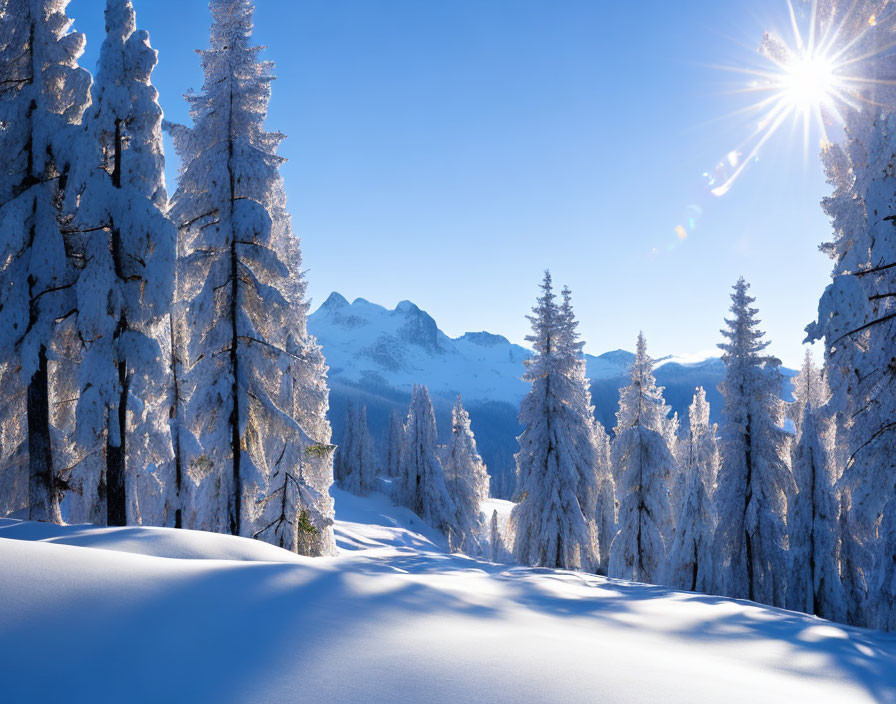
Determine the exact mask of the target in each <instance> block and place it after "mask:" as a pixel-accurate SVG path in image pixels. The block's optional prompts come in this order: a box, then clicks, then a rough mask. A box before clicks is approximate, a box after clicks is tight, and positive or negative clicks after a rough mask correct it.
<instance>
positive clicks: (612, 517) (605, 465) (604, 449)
mask: <svg viewBox="0 0 896 704" xmlns="http://www.w3.org/2000/svg"><path fill="white" fill-rule="evenodd" d="M593 443H594V448H595V453H596V454H595V458H596V464H595V475H596V478H597V508H596V513H595V523H596V524H597V535H598V570H597V571H598V572H599V573H600V574H603V575H606V574H607V570H608V569H609V565H610V545H611V544H612V542H613V538H614V537H615V536H616V530H617V526H616V482H615V480H614V478H613V460H612V453H611V450H610V436H609V435H608V434H607V431H606V430H604V426H603V425H601V423H600V421H598V420H596V419H595V421H594V440H593Z"/></svg>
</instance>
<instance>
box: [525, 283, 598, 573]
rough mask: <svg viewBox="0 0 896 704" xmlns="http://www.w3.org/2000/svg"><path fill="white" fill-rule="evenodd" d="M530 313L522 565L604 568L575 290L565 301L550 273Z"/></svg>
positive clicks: (590, 415)
mask: <svg viewBox="0 0 896 704" xmlns="http://www.w3.org/2000/svg"><path fill="white" fill-rule="evenodd" d="M541 289H542V295H541V296H540V297H539V298H538V303H537V305H536V306H535V308H533V315H531V316H529V320H530V321H531V323H532V334H531V335H530V336H528V337H527V338H526V339H527V340H528V341H529V342H531V343H532V345H533V347H534V350H535V354H534V356H533V357H531V358H530V359H528V360H526V373H525V376H524V378H525V379H526V380H527V381H528V382H530V383H531V384H532V388H531V390H530V391H529V393H528V395H527V396H526V398H525V399H524V400H523V403H522V408H521V410H520V424H521V425H522V426H523V427H524V428H525V430H524V431H523V434H522V435H520V437H519V438H518V441H519V444H520V451H519V452H518V453H517V455H516V462H517V468H518V474H519V481H520V487H521V489H522V492H523V498H522V499H521V501H520V502H519V503H518V504H517V506H516V507H515V508H514V509H513V513H512V515H511V522H512V532H513V534H514V536H515V537H514V547H513V551H514V556H515V558H516V560H517V561H518V562H520V563H521V564H526V565H535V566H540V567H559V568H564V569H584V570H586V571H595V570H596V568H597V554H598V546H597V538H596V535H595V533H596V529H595V526H594V515H595V511H596V507H597V481H596V476H595V465H596V451H595V447H594V444H593V443H594V413H593V410H594V409H593V407H592V406H591V395H590V390H589V388H588V382H587V380H586V379H585V369H584V360H583V359H582V353H581V350H582V343H581V342H580V341H579V340H578V335H577V333H576V330H575V328H576V325H577V323H576V321H575V318H574V316H573V314H572V306H571V303H570V295H569V292H568V290H567V291H565V292H564V293H563V303H562V304H561V305H558V304H557V300H556V296H555V294H554V290H553V284H552V281H551V275H550V272H545V276H544V281H543V283H542V285H541Z"/></svg>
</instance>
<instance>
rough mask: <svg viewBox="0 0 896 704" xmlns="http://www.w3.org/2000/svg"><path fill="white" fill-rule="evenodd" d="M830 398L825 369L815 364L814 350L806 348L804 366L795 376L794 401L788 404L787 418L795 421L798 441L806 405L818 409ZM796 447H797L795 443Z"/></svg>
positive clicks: (794, 425)
mask: <svg viewBox="0 0 896 704" xmlns="http://www.w3.org/2000/svg"><path fill="white" fill-rule="evenodd" d="M829 398H830V392H829V391H828V385H827V382H826V381H825V378H824V371H823V370H821V369H819V368H818V365H817V364H815V358H814V357H813V356H812V350H808V349H807V350H806V356H805V357H804V358H803V366H802V367H800V371H799V373H798V374H797V375H796V376H795V377H794V378H793V402H792V403H789V404H787V418H788V419H789V420H790V421H791V422H792V423H793V427H794V430H795V431H796V432H795V433H794V435H795V437H796V440H797V442H799V439H800V425H801V424H802V422H803V412H804V411H805V409H806V405H807V404H808V405H811V406H812V408H814V409H816V410H818V409H820V408H821V407H822V406H824V405H825V403H827V401H828V399H829ZM794 447H796V446H795V445H794Z"/></svg>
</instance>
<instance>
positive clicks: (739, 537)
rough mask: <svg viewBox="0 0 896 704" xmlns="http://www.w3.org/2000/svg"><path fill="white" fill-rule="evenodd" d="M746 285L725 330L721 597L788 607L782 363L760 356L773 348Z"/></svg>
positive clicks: (788, 489) (789, 480) (738, 291)
mask: <svg viewBox="0 0 896 704" xmlns="http://www.w3.org/2000/svg"><path fill="white" fill-rule="evenodd" d="M748 290H749V284H748V283H747V282H746V281H745V280H744V279H743V278H741V279H740V280H738V282H737V283H736V284H735V286H734V293H732V294H731V300H732V305H731V312H732V314H733V316H732V318H731V319H726V321H725V322H726V323H727V325H728V327H727V328H726V329H724V330H722V331H721V332H722V335H723V336H724V337H725V338H726V342H723V343H721V344H719V347H720V348H721V349H722V350H723V351H724V355H723V357H722V359H723V361H724V362H725V380H724V382H722V385H721V391H722V395H723V396H724V399H725V407H724V411H723V419H724V420H723V423H722V435H721V437H722V467H721V470H720V472H719V478H718V488H717V491H716V502H715V506H716V511H717V513H718V515H719V516H720V517H722V518H721V520H720V522H719V527H718V530H717V532H716V537H715V550H714V553H715V559H716V565H715V575H716V577H715V582H716V588H717V589H718V590H719V593H721V594H725V595H727V596H733V597H738V598H747V599H751V600H753V601H759V602H762V603H765V604H773V605H776V606H783V605H784V600H785V585H786V577H787V567H788V565H787V530H786V525H785V516H786V513H787V500H788V497H789V496H791V495H792V494H793V491H794V484H793V475H792V474H791V471H790V467H789V466H788V462H787V443H788V436H787V434H786V433H785V431H783V430H781V428H779V427H778V423H779V422H780V420H781V416H782V407H781V406H782V402H781V390H782V384H783V379H782V377H781V373H780V372H779V371H778V367H779V366H780V362H779V361H778V360H777V359H775V358H774V357H770V356H767V355H763V351H764V350H765V349H766V348H767V347H768V345H769V343H768V341H766V340H764V339H763V338H764V335H765V333H763V332H762V331H761V330H759V320H758V319H757V317H756V315H757V313H758V310H757V309H756V308H753V307H752V304H753V302H754V301H755V299H754V298H752V297H751V296H750V295H749V294H748Z"/></svg>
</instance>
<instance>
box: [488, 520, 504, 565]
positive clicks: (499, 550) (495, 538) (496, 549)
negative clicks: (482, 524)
mask: <svg viewBox="0 0 896 704" xmlns="http://www.w3.org/2000/svg"><path fill="white" fill-rule="evenodd" d="M489 552H490V554H491V556H490V559H491V561H492V562H506V561H507V548H506V547H505V545H504V537H503V536H502V535H501V529H500V527H499V526H498V511H497V509H496V510H494V511H492V518H491V521H490V522H489Z"/></svg>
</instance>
